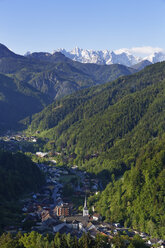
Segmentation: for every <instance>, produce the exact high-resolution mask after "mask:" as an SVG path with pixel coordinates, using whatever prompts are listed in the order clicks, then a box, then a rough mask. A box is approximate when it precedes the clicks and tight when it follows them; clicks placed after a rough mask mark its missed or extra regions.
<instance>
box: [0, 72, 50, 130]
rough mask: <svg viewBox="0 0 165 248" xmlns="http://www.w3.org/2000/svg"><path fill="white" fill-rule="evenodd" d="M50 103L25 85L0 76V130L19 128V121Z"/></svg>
mask: <svg viewBox="0 0 165 248" xmlns="http://www.w3.org/2000/svg"><path fill="white" fill-rule="evenodd" d="M48 103H50V101H49V99H48V98H47V97H45V96H44V95H43V94H41V93H40V92H39V91H37V90H36V89H34V88H32V87H30V86H29V85H28V84H26V83H22V82H19V81H16V80H13V79H12V78H9V77H7V76H4V75H2V74H0V115H1V122H0V130H1V131H2V130H6V129H12V128H18V127H21V124H19V121H21V120H22V119H24V118H25V117H27V116H30V115H32V114H34V113H36V112H38V111H41V110H42V109H43V107H44V106H46V105H47V104H48Z"/></svg>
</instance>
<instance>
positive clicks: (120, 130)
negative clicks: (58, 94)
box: [30, 62, 165, 237]
mask: <svg viewBox="0 0 165 248" xmlns="http://www.w3.org/2000/svg"><path fill="white" fill-rule="evenodd" d="M164 99H165V62H162V63H158V64H155V65H151V66H148V67H146V68H145V69H144V70H142V71H140V72H139V73H136V74H134V75H130V76H127V77H122V78H120V79H117V80H115V81H113V82H111V83H107V84H105V85H101V86H97V87H94V88H92V89H86V90H84V91H82V92H79V95H72V96H69V97H66V98H64V99H61V100H59V101H55V102H54V103H53V104H52V105H50V106H48V107H47V108H46V109H44V110H43V111H42V112H41V113H38V114H37V115H36V116H34V117H33V121H32V125H31V127H30V130H32V131H33V132H35V131H36V130H39V131H41V133H40V136H42V137H47V138H49V139H50V142H49V143H48V144H47V146H46V147H45V149H49V150H50V149H52V150H58V151H61V150H63V153H64V156H62V158H61V160H63V161H61V163H64V164H67V165H73V164H77V165H78V166H79V167H80V168H81V169H86V170H87V171H89V172H91V173H95V174H97V175H98V176H99V177H101V178H102V179H103V182H104V183H105V184H106V183H109V182H111V183H110V184H109V185H108V186H107V188H106V189H105V191H103V193H102V194H99V195H98V196H95V197H93V198H92V197H91V199H90V202H91V204H92V205H93V204H94V205H96V206H97V210H98V211H99V212H101V214H102V215H103V216H104V217H105V218H106V219H107V220H111V221H120V222H122V223H124V224H125V226H127V227H129V226H133V227H134V228H137V229H140V230H142V231H146V232H148V233H150V234H151V235H154V236H159V237H164V235H165V230H164V219H165V216H164V213H165V204H164V190H163V189H164V186H165V185H164V180H163V178H164V161H165V160H164V157H165V156H164V154H165V149H164V142H165V138H164V137H165V125H164V123H165V111H164V109H165V100H164ZM65 107H66V108H65ZM73 154H74V156H70V155H73ZM97 201H98V203H97Z"/></svg>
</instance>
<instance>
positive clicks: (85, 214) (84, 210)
mask: <svg viewBox="0 0 165 248" xmlns="http://www.w3.org/2000/svg"><path fill="white" fill-rule="evenodd" d="M88 215H89V210H88V208H87V199H86V196H85V202H84V208H83V217H85V216H88Z"/></svg>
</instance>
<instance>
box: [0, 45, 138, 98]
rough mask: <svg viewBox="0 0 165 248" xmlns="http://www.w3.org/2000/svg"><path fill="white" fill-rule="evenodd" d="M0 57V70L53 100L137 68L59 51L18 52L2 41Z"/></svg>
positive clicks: (131, 71) (126, 73)
mask: <svg viewBox="0 0 165 248" xmlns="http://www.w3.org/2000/svg"><path fill="white" fill-rule="evenodd" d="M0 58H1V59H0V73H5V74H10V75H11V76H12V77H13V78H16V79H17V80H19V81H21V82H24V83H27V84H30V85H31V86H32V87H34V88H35V89H37V90H39V91H40V92H42V93H44V94H46V95H47V97H50V98H51V99H52V100H53V99H54V98H57V97H62V96H64V95H68V94H71V93H73V92H75V91H77V90H79V89H82V88H86V87H91V86H93V85H96V84H102V83H105V82H107V81H110V80H114V79H116V78H117V77H120V76H123V75H129V74H132V73H134V72H136V70H134V69H132V68H128V67H125V66H123V65H109V66H101V65H93V64H82V63H79V62H75V61H72V60H71V59H69V58H67V57H65V56H64V55H63V54H62V53H59V52H56V53H54V54H53V55H51V54H49V53H33V54H30V55H28V56H19V55H16V54H14V53H13V52H11V51H10V50H9V49H7V48H6V47H5V46H3V45H1V49H0Z"/></svg>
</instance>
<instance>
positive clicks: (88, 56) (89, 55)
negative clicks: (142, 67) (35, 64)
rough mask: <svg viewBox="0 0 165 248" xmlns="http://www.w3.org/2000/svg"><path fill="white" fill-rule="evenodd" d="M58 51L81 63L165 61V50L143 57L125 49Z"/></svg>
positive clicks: (124, 63) (129, 64) (131, 64)
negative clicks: (116, 50)
mask: <svg viewBox="0 0 165 248" xmlns="http://www.w3.org/2000/svg"><path fill="white" fill-rule="evenodd" d="M57 51H59V52H61V53H63V54H64V55H65V56H66V57H68V58H70V59H73V60H75V61H79V62H81V63H95V64H103V65H105V64H106V65H111V64H123V65H125V66H129V67H131V66H133V65H135V64H138V63H139V62H142V61H143V60H148V61H149V62H151V63H157V62H162V61H165V53H163V52H155V53H154V54H151V55H149V56H147V57H145V58H141V57H138V56H134V55H133V54H131V53H130V52H127V51H124V50H123V51H121V52H115V51H109V50H100V51H96V50H88V49H82V48H78V47H76V48H74V49H73V50H71V51H67V50H65V49H63V48H60V49H57ZM55 52H56V51H55Z"/></svg>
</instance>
